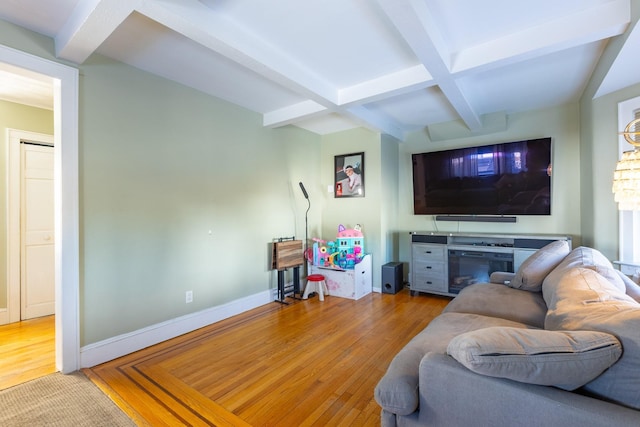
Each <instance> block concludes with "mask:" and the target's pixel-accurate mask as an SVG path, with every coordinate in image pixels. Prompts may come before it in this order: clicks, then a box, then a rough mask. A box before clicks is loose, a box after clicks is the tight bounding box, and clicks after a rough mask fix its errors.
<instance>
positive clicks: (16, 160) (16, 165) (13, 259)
mask: <svg viewBox="0 0 640 427" xmlns="http://www.w3.org/2000/svg"><path fill="white" fill-rule="evenodd" d="M6 140H7V144H8V156H7V188H8V192H7V193H8V201H7V291H8V298H7V317H8V319H7V321H8V323H13V322H19V321H20V319H21V318H22V316H21V315H20V312H21V304H20V294H21V282H22V281H21V277H20V276H21V275H20V271H21V266H20V262H21V259H20V253H21V247H20V242H21V240H22V239H21V233H20V210H21V209H20V207H21V206H22V191H21V189H20V187H21V185H22V180H21V176H22V175H21V172H22V171H21V169H22V162H21V154H20V144H21V143H22V141H33V142H44V143H48V144H52V145H53V149H54V150H55V142H54V137H53V135H47V134H44V133H37V132H30V131H24V130H18V129H7V139H6ZM54 186H55V178H54ZM54 241H55V240H54Z"/></svg>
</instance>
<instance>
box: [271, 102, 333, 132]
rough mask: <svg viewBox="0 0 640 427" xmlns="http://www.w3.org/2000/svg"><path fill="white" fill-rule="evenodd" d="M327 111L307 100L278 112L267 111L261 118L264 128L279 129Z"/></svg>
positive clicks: (323, 107)
mask: <svg viewBox="0 0 640 427" xmlns="http://www.w3.org/2000/svg"><path fill="white" fill-rule="evenodd" d="M328 111H329V110H328V109H327V108H326V107H325V106H323V105H320V104H318V103H317V102H315V101H311V100H307V101H303V102H299V103H297V104H294V105H290V106H288V107H284V108H280V109H278V110H274V111H269V112H268V113H265V114H264V115H263V116H262V124H263V125H264V126H265V127H273V128H276V127H280V126H286V125H290V124H293V123H295V122H298V121H300V120H305V119H310V118H312V117H316V116H318V115H319V114H326V113H328Z"/></svg>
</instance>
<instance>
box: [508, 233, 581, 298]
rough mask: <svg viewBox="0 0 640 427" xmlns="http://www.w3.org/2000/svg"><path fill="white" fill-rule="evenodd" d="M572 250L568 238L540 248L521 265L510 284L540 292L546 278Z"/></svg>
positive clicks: (517, 287) (513, 286) (514, 286)
mask: <svg viewBox="0 0 640 427" xmlns="http://www.w3.org/2000/svg"><path fill="white" fill-rule="evenodd" d="M570 252H571V249H570V248H569V242H567V241H566V240H556V241H555V242H551V243H549V244H548V245H546V246H544V247H543V248H540V249H538V250H537V251H536V252H534V253H533V255H531V256H530V257H529V258H527V259H526V260H524V262H523V263H522V264H521V265H520V268H518V271H516V275H515V276H514V277H513V279H512V280H511V282H510V283H509V286H511V287H512V288H516V289H522V290H525V291H530V292H540V291H541V290H542V282H543V280H544V278H545V277H547V274H549V273H550V272H551V270H553V269H554V268H556V266H557V265H558V264H560V262H562V260H563V259H564V257H566V256H567V255H568V254H569V253H570Z"/></svg>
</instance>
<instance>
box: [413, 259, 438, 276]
mask: <svg viewBox="0 0 640 427" xmlns="http://www.w3.org/2000/svg"><path fill="white" fill-rule="evenodd" d="M413 269H414V270H413V271H414V273H416V274H430V275H435V276H438V275H444V274H445V268H444V262H442V261H431V260H428V259H422V258H419V259H415V258H414V260H413Z"/></svg>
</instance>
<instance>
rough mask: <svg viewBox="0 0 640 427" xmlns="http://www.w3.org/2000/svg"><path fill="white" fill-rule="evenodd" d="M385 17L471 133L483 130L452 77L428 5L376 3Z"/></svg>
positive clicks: (397, 0) (405, 0)
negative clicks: (429, 74)
mask: <svg viewBox="0 0 640 427" xmlns="http://www.w3.org/2000/svg"><path fill="white" fill-rule="evenodd" d="M378 3H379V4H380V6H381V7H382V9H383V11H384V12H385V14H386V15H387V16H388V17H389V19H390V20H391V22H392V23H393V25H394V26H395V27H396V29H397V30H398V31H399V32H400V34H401V35H402V37H403V38H404V39H405V41H406V42H407V44H408V45H409V47H410V48H411V49H412V50H413V52H414V53H415V55H416V56H417V57H418V60H419V61H420V62H422V63H423V64H424V66H425V67H426V69H427V70H429V72H430V73H431V74H432V75H433V79H434V81H435V83H436V84H437V85H438V86H439V87H440V89H441V90H442V92H443V93H444V95H445V96H446V98H447V99H448V100H449V102H450V103H451V105H452V107H453V108H454V109H455V110H456V112H457V113H458V114H459V115H460V117H461V118H462V120H463V121H464V123H465V124H466V125H467V127H469V129H471V130H478V129H480V128H482V121H481V120H480V117H479V115H478V114H477V113H476V112H475V110H474V109H473V107H472V106H471V104H470V103H469V101H468V100H467V99H466V97H465V95H464V93H463V92H462V89H461V88H460V86H459V85H458V83H457V82H456V80H455V79H454V77H453V76H452V75H451V71H450V70H449V64H448V59H449V58H450V53H449V51H448V49H447V46H446V43H445V42H444V39H443V37H442V36H441V34H440V33H439V32H438V31H436V28H437V26H436V23H435V21H434V20H433V18H432V16H431V13H430V11H429V9H428V8H427V5H426V4H425V2H424V1H423V0H378Z"/></svg>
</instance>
